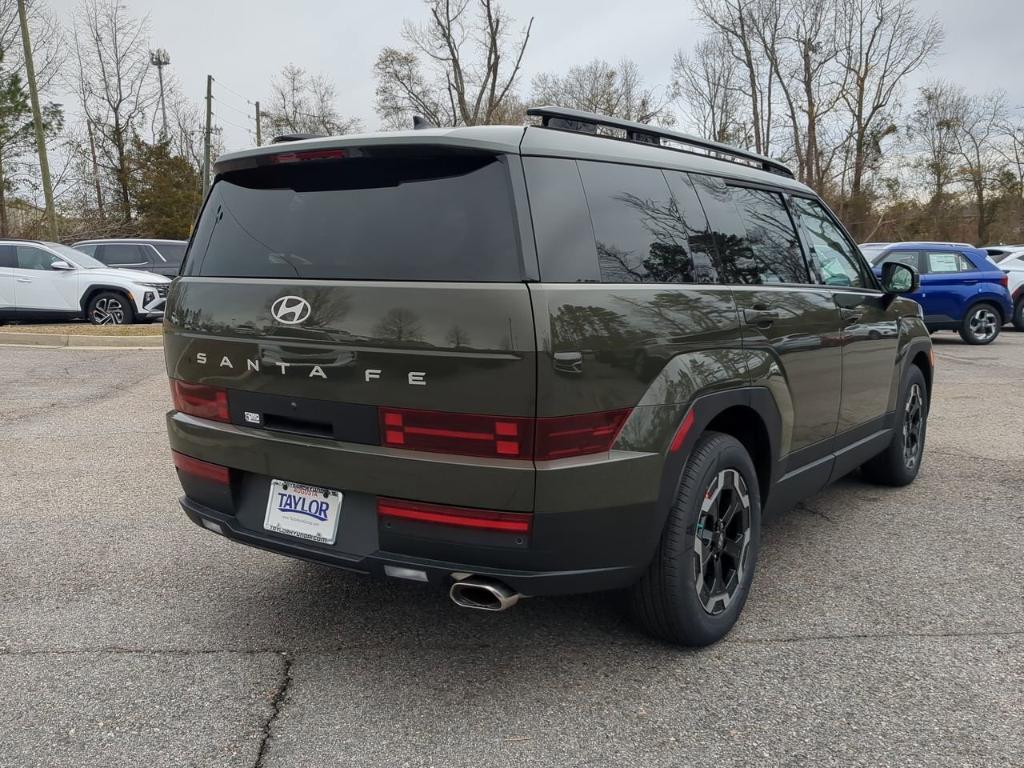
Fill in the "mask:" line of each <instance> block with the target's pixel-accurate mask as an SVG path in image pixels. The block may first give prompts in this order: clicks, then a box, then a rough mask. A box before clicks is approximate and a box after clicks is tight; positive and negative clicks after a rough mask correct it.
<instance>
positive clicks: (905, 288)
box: [882, 261, 921, 293]
mask: <svg viewBox="0 0 1024 768" xmlns="http://www.w3.org/2000/svg"><path fill="white" fill-rule="evenodd" d="M920 287H921V276H920V275H919V274H918V273H917V270H916V269H914V268H913V267H912V266H910V265H909V264H901V263H900V262H898V261H888V262H886V263H885V264H883V265H882V290H883V291H885V292H886V293H913V292H914V291H916V290H917V289H918V288H920Z"/></svg>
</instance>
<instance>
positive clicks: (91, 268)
mask: <svg viewBox="0 0 1024 768" xmlns="http://www.w3.org/2000/svg"><path fill="white" fill-rule="evenodd" d="M170 284H171V281H170V279H169V278H167V277H164V276H163V275H154V274H152V273H149V272H138V271H129V270H124V269H110V268H108V267H107V266H105V265H104V264H102V263H101V262H99V261H97V260H96V259H94V258H93V257H92V256H89V255H88V254H85V253H82V252H81V251H76V250H75V249H74V248H69V247H68V246H66V245H61V244H59V243H47V242H44V241H41V240H0V320H29V319H40V320H48V319H67V318H77V317H84V318H86V319H87V320H89V322H91V323H95V324H96V325H108V324H118V325H119V324H122V323H132V322H136V321H138V320H155V319H157V318H160V317H162V316H163V313H164V303H165V302H166V300H167V290H168V288H169V287H170Z"/></svg>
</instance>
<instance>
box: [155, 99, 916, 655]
mask: <svg viewBox="0 0 1024 768" xmlns="http://www.w3.org/2000/svg"><path fill="white" fill-rule="evenodd" d="M531 114H532V115H533V116H534V117H535V119H537V120H538V121H539V124H538V125H531V126H528V127H522V126H519V127H500V126H499V127H493V126H492V127H466V128H455V129H426V130H412V131H408V132H397V133H382V134H371V135H361V136H342V137H333V138H315V139H306V140H301V141H296V142H293V143H288V144H283V143H278V144H272V145H270V146H265V147H261V148H257V149H251V150H246V151H242V152H237V153H233V154H229V155H226V156H224V157H222V158H221V159H220V160H219V161H218V162H217V163H216V166H215V179H214V183H213V185H212V188H211V191H210V194H209V196H208V198H207V200H206V202H205V206H204V208H203V211H202V213H201V215H200V217H199V219H198V222H197V226H196V229H195V232H194V234H193V237H192V239H191V242H190V245H189V249H188V252H187V254H186V257H185V261H184V264H183V267H182V272H181V277H180V278H179V279H178V280H176V281H175V283H174V285H173V287H172V289H171V292H170V296H169V298H168V307H167V315H166V318H165V325H164V327H165V355H166V363H167V372H168V374H169V376H170V379H171V382H170V383H171V390H172V395H173V401H174V409H173V410H172V411H171V412H170V413H169V414H168V416H167V426H168V431H169V435H170V443H171V448H172V450H173V459H174V463H175V465H176V467H177V472H178V477H179V479H180V482H181V485H182V487H183V489H184V496H183V498H182V500H181V504H182V507H183V508H184V511H185V513H186V514H187V515H188V517H189V518H191V520H192V521H193V522H195V523H197V524H199V525H201V526H203V527H205V528H206V529H208V530H210V531H213V532H215V533H217V534H220V535H222V536H225V537H227V538H229V539H233V540H235V541H238V542H241V543H244V544H248V545H251V546H255V547H260V548H263V549H267V550H271V551H273V552H277V553H280V554H284V555H289V556H292V557H297V558H303V559H306V560H311V561H315V562H318V563H323V564H327V565H332V566H337V567H340V568H346V569H349V570H352V571H358V572H361V573H365V574H372V575H375V576H379V577H383V578H392V579H405V580H411V581H417V582H424V583H427V584H430V585H434V586H436V587H439V588H444V589H446V590H448V592H449V594H450V596H451V598H452V600H453V601H454V602H455V603H456V604H458V605H460V606H464V607H469V608H477V609H484V610H503V609H506V608H509V607H511V606H513V605H515V603H516V602H517V601H518V600H520V599H521V598H523V597H532V596H540V595H558V594H569V593H579V592H588V591H595V590H612V589H623V590H628V592H629V594H630V596H631V599H630V603H631V606H632V612H633V613H634V615H635V616H636V618H637V619H638V621H639V622H640V624H641V625H642V626H643V627H645V628H646V629H647V630H648V631H649V632H651V633H653V634H654V635H656V636H658V637H661V638H663V639H665V640H667V641H670V642H674V643H678V644H683V645H695V646H699V645H707V644H709V643H712V642H714V641H716V640H718V639H719V638H721V637H722V636H723V635H724V634H725V633H726V632H727V631H728V630H729V629H730V627H732V625H733V624H734V622H735V621H736V619H737V616H738V615H739V612H740V610H741V609H742V607H743V604H744V602H745V601H746V599H747V595H748V593H749V590H750V585H751V580H752V578H753V575H754V570H755V566H756V563H757V557H758V548H759V543H760V532H761V525H762V521H763V520H764V519H765V518H766V517H767V516H769V515H772V514H776V513H778V512H781V511H783V510H785V509H787V508H789V507H791V506H792V505H793V504H794V503H795V502H796V501H797V500H799V499H801V498H803V497H806V496H808V495H809V494H813V493H815V492H817V491H818V490H820V489H821V488H823V487H824V486H825V485H826V484H828V483H829V482H831V481H833V480H836V479H837V478H840V477H842V476H843V475H846V474H847V473H849V472H851V471H854V470H856V469H858V468H859V470H860V472H861V473H862V474H863V476H864V477H866V478H868V479H869V480H872V481H875V482H878V483H881V484H886V485H904V484H907V483H910V482H911V481H913V479H914V478H915V476H916V475H917V473H918V469H919V468H920V466H921V460H922V456H923V449H924V441H925V431H926V422H927V416H928V407H929V400H930V393H931V386H932V355H931V343H930V340H929V335H928V330H927V328H926V327H925V324H924V322H923V320H922V316H921V310H920V307H919V306H918V305H917V304H916V303H914V302H913V301H910V300H907V299H905V298H903V297H902V294H905V293H908V292H911V291H913V290H915V289H916V288H917V286H918V278H917V272H916V270H915V269H914V268H913V266H910V265H906V264H901V263H892V264H886V265H885V267H884V268H883V269H882V272H881V274H880V276H876V275H875V274H874V273H873V272H872V270H871V267H870V266H869V265H868V263H867V262H866V261H865V260H864V258H863V256H862V255H861V254H860V252H859V251H858V249H857V247H856V245H855V244H854V242H853V240H852V239H851V238H850V237H849V235H848V234H847V232H846V231H845V230H844V229H843V227H842V225H841V224H840V223H839V221H838V220H837V219H836V218H835V217H834V216H833V214H832V213H831V212H830V211H829V209H828V208H827V207H826V206H825V204H824V203H822V201H821V200H820V198H819V197H818V196H817V195H815V193H814V192H813V191H812V190H811V189H809V188H808V187H806V186H804V185H803V184H800V183H798V182H796V181H795V180H794V179H793V176H792V174H791V173H790V171H789V170H788V169H787V168H786V167H785V166H783V165H781V164H779V163H777V162H775V161H773V160H770V159H768V158H764V157H760V156H758V155H754V154H751V153H748V152H745V151H743V150H739V149H735V148H732V147H728V146H724V145H720V144H714V143H711V142H707V141H704V140H701V139H697V138H694V137H690V136H687V135H685V134H679V133H675V132H669V131H665V130H662V129H656V128H653V127H651V126H647V125H640V124H635V123H631V122H625V121H621V120H616V119H612V118H608V117H603V116H600V115H595V114H589V113H582V112H576V111H572V110H564V109H558V108H538V109H534V110H531Z"/></svg>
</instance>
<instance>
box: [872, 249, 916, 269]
mask: <svg viewBox="0 0 1024 768" xmlns="http://www.w3.org/2000/svg"><path fill="white" fill-rule="evenodd" d="M890 261H895V262H896V263H897V264H906V265H908V266H911V267H913V268H914V269H916V270H919V271H920V270H921V256H920V254H919V253H918V252H917V251H890V252H889V253H887V254H886V255H885V256H883V257H882V258H881V259H880V260H879V261H878V266H882V265H883V264H888V263H889V262H890Z"/></svg>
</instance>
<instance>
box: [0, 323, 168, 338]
mask: <svg viewBox="0 0 1024 768" xmlns="http://www.w3.org/2000/svg"><path fill="white" fill-rule="evenodd" d="M4 331H7V332H8V333H55V334H60V335H66V336H160V335H161V334H162V333H163V326H162V325H161V324H160V323H140V324H138V325H91V324H90V323H48V324H44V323H38V324H36V323H33V324H31V325H30V324H17V325H4V326H0V333H3V332H4Z"/></svg>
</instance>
